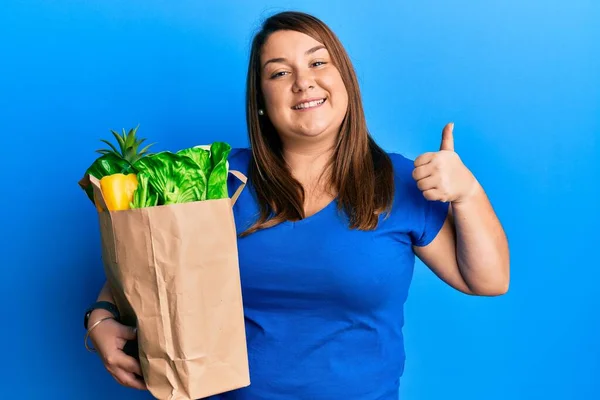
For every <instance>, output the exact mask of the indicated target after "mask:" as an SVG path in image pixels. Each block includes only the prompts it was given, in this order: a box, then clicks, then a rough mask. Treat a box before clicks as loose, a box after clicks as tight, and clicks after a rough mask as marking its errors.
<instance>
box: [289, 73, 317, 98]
mask: <svg viewBox="0 0 600 400" xmlns="http://www.w3.org/2000/svg"><path fill="white" fill-rule="evenodd" d="M314 87H315V82H314V79H313V78H312V76H311V75H310V74H309V73H297V74H296V79H295V80H294V85H293V87H292V90H293V91H294V93H298V92H304V91H306V90H308V89H314Z"/></svg>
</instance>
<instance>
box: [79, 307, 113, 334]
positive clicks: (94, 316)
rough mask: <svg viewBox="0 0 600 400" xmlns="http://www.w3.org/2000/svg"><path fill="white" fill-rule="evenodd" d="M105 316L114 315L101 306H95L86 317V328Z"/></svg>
mask: <svg viewBox="0 0 600 400" xmlns="http://www.w3.org/2000/svg"><path fill="white" fill-rule="evenodd" d="M106 317H114V315H113V313H111V312H110V311H107V310H104V309H102V308H97V309H95V310H93V311H92V312H91V313H90V317H89V318H88V323H87V326H86V327H85V329H86V330H89V329H90V326H93V325H94V324H95V323H96V322H98V321H100V320H101V319H103V318H106Z"/></svg>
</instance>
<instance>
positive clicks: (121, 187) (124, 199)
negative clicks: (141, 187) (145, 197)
mask: <svg viewBox="0 0 600 400" xmlns="http://www.w3.org/2000/svg"><path fill="white" fill-rule="evenodd" d="M137 186H138V181H137V176H136V175H135V174H127V175H125V174H112V175H107V176H105V177H103V178H102V179H100V188H101V189H102V196H103V197H104V201H105V202H106V206H107V207H108V209H109V210H110V211H119V210H128V209H129V208H130V203H131V201H132V200H133V192H135V189H137ZM96 205H97V206H96V208H97V209H98V211H103V210H102V207H100V206H99V204H98V202H97V201H96Z"/></svg>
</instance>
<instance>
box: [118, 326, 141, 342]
mask: <svg viewBox="0 0 600 400" xmlns="http://www.w3.org/2000/svg"><path fill="white" fill-rule="evenodd" d="M121 335H122V337H123V339H126V340H134V339H135V338H136V337H137V328H134V327H131V326H126V325H124V326H123V328H122V329H121Z"/></svg>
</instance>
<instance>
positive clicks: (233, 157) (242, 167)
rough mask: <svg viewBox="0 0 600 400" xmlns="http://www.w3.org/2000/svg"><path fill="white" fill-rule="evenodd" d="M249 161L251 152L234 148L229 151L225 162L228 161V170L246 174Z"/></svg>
mask: <svg viewBox="0 0 600 400" xmlns="http://www.w3.org/2000/svg"><path fill="white" fill-rule="evenodd" d="M251 159H252V151H251V150H250V149H249V148H247V147H234V148H232V149H231V152H230V153H229V157H228V158H227V161H229V169H230V170H236V171H240V172H242V173H244V174H247V173H248V166H249V164H250V160H251Z"/></svg>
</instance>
